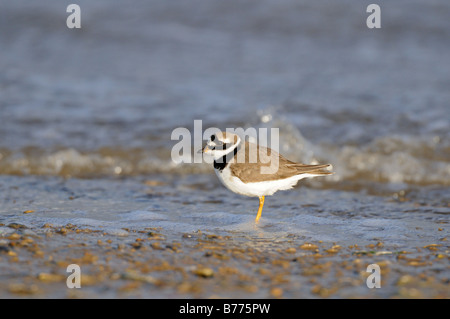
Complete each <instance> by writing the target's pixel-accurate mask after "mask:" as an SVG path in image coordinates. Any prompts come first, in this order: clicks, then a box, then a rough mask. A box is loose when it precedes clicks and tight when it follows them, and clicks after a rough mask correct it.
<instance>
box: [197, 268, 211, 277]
mask: <svg viewBox="0 0 450 319" xmlns="http://www.w3.org/2000/svg"><path fill="white" fill-rule="evenodd" d="M192 272H193V273H194V274H195V275H197V276H199V277H203V278H209V277H212V276H214V271H213V270H212V269H211V268H208V267H198V268H196V269H194V270H193V271H192Z"/></svg>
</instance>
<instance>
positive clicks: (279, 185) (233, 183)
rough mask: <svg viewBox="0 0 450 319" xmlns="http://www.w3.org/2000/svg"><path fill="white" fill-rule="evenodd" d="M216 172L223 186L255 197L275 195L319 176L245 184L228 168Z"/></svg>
mask: <svg viewBox="0 0 450 319" xmlns="http://www.w3.org/2000/svg"><path fill="white" fill-rule="evenodd" d="M215 172H216V175H217V177H218V178H219V180H220V181H221V182H222V184H224V185H225V187H227V188H228V189H229V190H231V191H232V192H235V193H238V194H241V195H245V196H253V197H260V196H269V195H273V194H274V193H275V192H276V191H279V190H286V189H291V188H292V187H294V186H295V184H297V182H298V181H299V180H301V179H302V178H305V177H313V176H317V175H314V174H301V175H296V176H292V177H289V178H285V179H281V180H275V181H267V182H257V183H244V182H242V181H241V180H240V179H239V178H237V177H235V176H232V175H231V171H230V169H229V168H228V167H225V169H224V170H222V171H219V170H218V169H215Z"/></svg>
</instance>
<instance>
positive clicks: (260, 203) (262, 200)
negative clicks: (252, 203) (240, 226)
mask: <svg viewBox="0 0 450 319" xmlns="http://www.w3.org/2000/svg"><path fill="white" fill-rule="evenodd" d="M263 206H264V196H261V197H260V198H259V209H258V214H257V215H256V219H255V222H256V223H257V222H258V221H259V219H260V218H261V212H262V209H263Z"/></svg>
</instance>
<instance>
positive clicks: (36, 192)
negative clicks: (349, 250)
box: [0, 0, 450, 297]
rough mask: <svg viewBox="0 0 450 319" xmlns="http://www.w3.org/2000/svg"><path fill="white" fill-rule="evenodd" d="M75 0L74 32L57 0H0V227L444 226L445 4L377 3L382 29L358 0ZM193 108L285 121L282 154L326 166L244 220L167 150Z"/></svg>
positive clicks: (331, 238) (367, 239)
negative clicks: (325, 171) (329, 171)
mask: <svg viewBox="0 0 450 319" xmlns="http://www.w3.org/2000/svg"><path fill="white" fill-rule="evenodd" d="M77 3H78V4H79V5H80V6H81V8H82V29H81V30H69V29H67V28H66V27H65V19H66V17H67V13H66V10H65V9H66V8H65V4H60V3H57V2H56V1H50V0H48V1H39V3H36V4H29V3H28V2H27V1H10V2H2V3H1V4H0V30H1V31H2V32H0V47H1V48H2V50H1V51H2V53H1V56H0V70H1V72H0V223H1V224H4V225H8V224H11V223H18V224H22V225H26V226H27V227H29V229H30V230H31V231H36V232H39V230H40V229H42V227H43V226H44V225H45V224H48V223H50V224H52V225H54V226H55V227H58V226H61V227H62V226H64V225H67V224H73V225H76V226H77V227H81V228H83V227H84V228H93V229H101V230H103V231H104V232H105V233H106V234H109V235H110V236H117V237H119V238H122V237H124V238H125V237H127V236H129V235H130V231H132V230H135V231H138V230H142V229H145V228H148V227H158V228H161V229H163V230H164V235H165V236H166V238H168V239H169V240H178V239H179V238H180V236H182V235H183V234H186V233H188V234H194V233H195V232H197V231H198V230H200V231H202V232H211V233H214V234H218V235H219V236H232V238H233V239H234V240H236V241H237V242H241V243H242V244H243V245H245V244H248V243H250V242H251V243H252V245H258V243H259V245H261V246H257V247H260V248H261V249H262V250H264V247H265V246H264V245H269V246H270V244H269V243H270V242H275V243H279V244H280V247H286V245H287V244H288V242H290V241H292V240H295V241H296V242H298V243H300V242H319V241H321V242H323V243H327V244H328V243H329V244H332V243H339V245H342V246H345V245H354V244H356V243H357V244H359V245H366V244H373V243H376V242H378V241H382V242H383V243H384V244H385V245H387V246H389V248H390V249H393V250H394V249H398V250H408V249H411V248H413V247H423V246H426V245H429V244H435V243H437V242H442V239H443V238H446V237H447V236H448V223H449V213H450V204H449V201H448V198H449V186H450V130H449V127H450V117H449V116H448V111H449V109H450V104H449V101H450V90H449V89H448V88H449V87H450V29H449V28H448V23H449V22H448V16H449V15H450V5H449V4H448V3H447V2H446V1H435V2H433V3H432V4H424V3H422V2H421V1H389V2H384V1H382V2H380V3H379V4H380V6H381V7H382V29H380V30H369V29H367V28H366V27H365V19H366V16H367V14H366V13H365V8H366V6H367V4H369V2H367V4H365V3H361V4H358V5H355V4H354V2H352V1H344V2H340V3H339V4H337V3H328V2H323V3H315V2H308V3H307V2H299V1H294V0H283V1H269V0H267V1H259V2H258V5H257V6H256V5H254V4H250V3H245V2H242V1H237V0H236V1H227V2H226V3H219V2H209V1H201V0H195V1H188V2H185V1H177V2H174V3H166V2H162V1H142V2H136V3H133V5H129V4H128V3H125V2H118V3H115V4H114V5H113V6H112V5H110V3H109V1H95V3H92V2H91V1H78V2H77ZM405 7H407V10H406V9H405ZM194 120H202V121H203V129H206V128H208V127H218V128H221V129H225V128H235V127H244V128H248V127H255V128H279V129H280V142H281V144H280V152H281V153H282V154H283V155H285V156H286V157H287V158H289V159H291V160H296V161H302V162H305V163H311V162H320V163H322V162H323V163H325V162H326V163H331V164H333V170H334V171H335V174H334V175H333V176H330V177H326V178H320V179H319V178H318V179H313V180H308V181H302V182H301V183H300V185H299V186H298V187H296V188H295V189H293V190H291V191H288V192H280V193H277V194H276V195H275V196H272V197H268V198H267V199H266V205H265V207H264V211H263V215H262V219H261V222H260V223H259V224H258V225H255V224H254V222H253V221H254V217H255V215H256V210H257V205H258V202H257V199H252V198H244V197H241V196H238V195H235V194H232V193H230V192H229V191H228V190H226V189H225V188H224V187H223V186H222V185H220V184H219V182H218V181H217V178H216V176H215V175H214V173H213V170H212V168H211V167H210V165H207V164H205V163H202V164H175V163H174V162H173V161H172V159H171V156H170V154H171V149H172V147H173V146H174V144H175V143H176V141H172V140H171V138H170V137H171V132H172V131H173V130H174V129H175V128H177V127H186V128H188V129H190V130H191V131H192V129H193V125H194ZM26 210H34V212H33V213H30V214H24V213H23V212H24V211H26ZM8 229H9V228H7V227H6V226H5V227H3V230H2V231H3V232H6V233H7V234H9V233H10V232H11V231H10V230H8ZM439 229H441V230H439ZM6 233H5V234H6ZM444 246H445V245H444ZM445 247H447V246H445ZM445 247H444V248H445ZM446 249H447V251H445V249H444V252H445V254H447V255H446V256H447V258H448V247H447V248H446ZM269 250H270V249H269ZM0 264H1V263H0ZM445 274H447V275H448V269H447V270H446V271H444V276H445ZM144 296H145V293H144ZM151 296H153V295H151ZM202 296H203V295H202ZM293 296H295V297H298V295H295V294H294V295H293ZM387 296H389V295H387Z"/></svg>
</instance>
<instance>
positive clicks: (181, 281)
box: [0, 199, 450, 298]
mask: <svg viewBox="0 0 450 319" xmlns="http://www.w3.org/2000/svg"><path fill="white" fill-rule="evenodd" d="M69 200H70V199H68V200H67V201H69ZM41 213H42V212H41ZM21 214H23V216H24V217H23V218H24V220H25V216H31V215H33V214H39V212H36V211H33V210H23V212H22V213H21ZM266 215H270V214H266ZM10 219H11V218H10ZM6 220H8V216H6V215H5V214H3V218H2V221H3V222H2V223H0V276H1V280H0V298H21V297H24V298H449V297H450V289H449V286H450V285H449V284H450V281H449V277H448V274H449V244H448V238H447V237H446V235H445V234H446V231H445V229H444V228H445V227H447V225H446V224H445V223H442V224H441V226H442V227H439V224H438V225H437V227H436V228H435V230H434V232H435V233H434V234H433V236H436V237H435V238H438V239H436V241H435V242H433V243H430V242H428V239H427V240H424V242H423V244H420V245H417V246H414V245H411V246H410V247H408V248H407V249H404V248H403V249H400V248H399V246H398V245H395V244H390V243H385V242H383V240H373V241H372V242H370V241H369V242H368V241H367V240H360V239H358V238H357V237H353V238H352V237H351V236H349V238H348V239H347V240H346V241H342V242H327V241H321V240H305V237H304V236H300V235H298V234H294V233H291V234H289V233H287V234H286V235H285V236H278V237H273V238H270V237H266V238H261V237H260V238H257V237H256V236H253V238H252V236H247V235H245V234H243V233H242V232H238V231H228V232H220V234H218V233H215V232H211V231H202V230H198V231H187V232H177V231H173V230H172V229H165V228H164V227H143V226H142V227H133V229H130V228H125V227H124V228H123V229H121V230H120V231H118V230H116V231H115V232H111V231H105V229H104V228H103V227H101V226H99V227H86V226H83V225H74V224H70V223H68V224H66V225H63V226H61V225H52V224H51V223H45V224H43V225H41V226H37V225H35V226H27V225H24V224H20V223H16V222H11V223H6V224H5V223H4V222H5V221H6ZM263 220H264V214H263V219H262V221H263ZM263 225H264V224H263ZM254 227H255V229H256V228H258V227H260V226H258V225H255V226H254ZM226 234H228V235H226ZM313 237H314V236H313ZM349 243H352V244H349ZM415 243H417V242H415ZM70 264H77V265H79V266H80V267H81V288H80V289H69V288H68V287H67V286H66V279H67V277H68V276H69V275H70V274H71V273H68V272H66V268H67V266H68V265H70ZM370 264H378V265H379V266H380V270H381V288H379V289H377V288H373V289H369V288H368V287H367V285H366V280H367V277H368V276H369V275H370V273H369V272H367V271H366V270H367V266H368V265H370Z"/></svg>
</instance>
